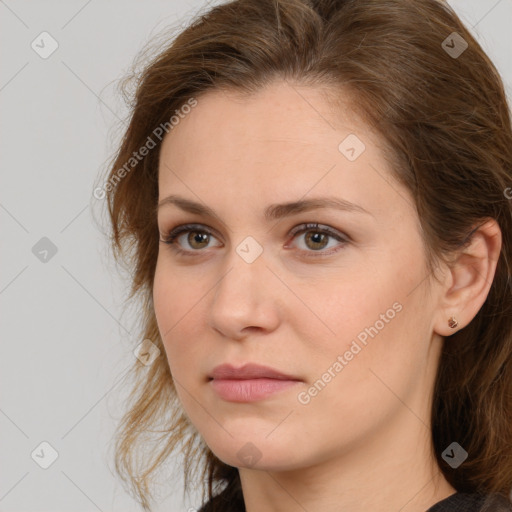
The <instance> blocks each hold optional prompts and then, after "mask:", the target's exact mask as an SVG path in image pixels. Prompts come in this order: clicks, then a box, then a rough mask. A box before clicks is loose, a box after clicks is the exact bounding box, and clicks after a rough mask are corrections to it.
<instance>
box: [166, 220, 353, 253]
mask: <svg viewBox="0 0 512 512" xmlns="http://www.w3.org/2000/svg"><path fill="white" fill-rule="evenodd" d="M302 234H305V235H306V237H305V238H304V243H305V245H303V247H302V248H301V252H303V253H305V255H306V256H308V257H309V256H312V257H320V256H327V255H329V254H332V253H333V252H337V250H338V249H335V250H328V251H327V252H326V251H325V248H326V247H328V245H329V239H331V240H336V241H338V242H340V243H341V245H342V246H344V245H345V244H346V243H348V242H349V238H348V236H346V235H343V234H342V233H340V232H338V231H335V230H333V229H331V228H329V227H328V226H323V227H320V225H319V224H316V223H314V224H301V225H300V226H297V227H295V228H294V229H293V230H292V231H291V232H290V235H292V236H293V238H296V237H297V235H302ZM212 238H213V239H215V240H216V237H215V236H214V235H213V233H212V231H210V229H206V227H205V226H203V225H201V224H184V225H182V226H178V227H176V228H174V229H172V230H171V231H170V232H169V233H168V234H167V235H165V236H163V238H162V239H161V240H160V242H162V243H165V244H168V245H170V246H172V248H173V250H174V251H176V252H177V253H178V254H182V255H184V256H197V255H198V254H197V253H200V252H202V251H201V249H205V248H207V247H208V244H209V242H210V240H211V239H212ZM177 241H178V242H179V243H178V244H177V243H176V242H177ZM183 241H185V242H186V244H188V248H187V247H186V248H185V249H182V248H181V247H183ZM334 245H336V244H334ZM338 245H340V244H338ZM178 246H179V247H178ZM217 247H218V245H217ZM286 247H289V246H288V245H287V246H286ZM330 249H332V247H331V248H330ZM193 253H196V254H193ZM307 253H313V254H307ZM314 253H318V254H314Z"/></svg>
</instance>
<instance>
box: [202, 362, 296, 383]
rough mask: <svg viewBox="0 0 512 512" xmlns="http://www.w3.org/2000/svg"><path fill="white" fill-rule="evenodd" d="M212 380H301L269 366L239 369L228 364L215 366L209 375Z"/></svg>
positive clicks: (248, 364)
mask: <svg viewBox="0 0 512 512" xmlns="http://www.w3.org/2000/svg"><path fill="white" fill-rule="evenodd" d="M209 377H210V379H214V380H229V379H233V380H249V379H276V380H301V379H299V378H298V377H295V376H293V375H288V374H286V373H282V372H280V371H278V370H276V369H274V368H270V367H269V366H262V365H259V364H254V363H247V364H245V365H243V366H242V367H240V368H235V367H234V366H232V365H230V364H221V365H220V366H216V367H215V368H214V369H213V371H212V373H211V374H210V375H209Z"/></svg>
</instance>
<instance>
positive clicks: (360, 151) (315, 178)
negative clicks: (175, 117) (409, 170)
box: [159, 82, 396, 209]
mask: <svg viewBox="0 0 512 512" xmlns="http://www.w3.org/2000/svg"><path fill="white" fill-rule="evenodd" d="M351 101H352V99H351V98H350V96H347V98H345V99H344V98H343V97H342V96H340V97H339V98H337V102H336V103H337V104H336V105H335V104H334V101H332V100H331V97H330V96H328V94H327V92H326V90H325V89H320V88H312V87H304V86H298V85H291V84H288V83H284V82H277V83H274V84H272V85H271V86H268V87H266V88H264V89H262V90H260V91H258V92H257V93H255V94H251V95H247V94H240V93H236V92H233V91H220V90H215V91H210V92H207V93H205V94H203V95H201V96H199V97H198V98H197V105H196V106H195V107H194V108H193V109H191V111H190V112H189V113H188V114H186V115H184V116H183V117H182V119H180V122H179V123H178V124H177V125H176V126H174V128H173V129H172V130H171V131H170V133H169V134H168V135H167V136H166V137H165V139H164V141H163V144H162V148H161V155H160V163H159V196H160V197H159V199H160V200H161V199H162V198H163V197H165V196H167V195H169V194H173V193H179V194H181V195H186V196H187V197H189V198H190V199H195V200H196V201H197V200H198V199H199V200H200V201H201V200H202V198H208V197H209V198H213V202H214V203H215V204H216V205H217V206H218V203H221V202H236V203H237V204H239V205H243V204H245V203H251V204H252V205H253V206H254V205H256V204H258V205H259V203H260V202H261V200H263V201H264V202H265V203H269V204H270V203H273V202H274V203H277V202H286V201H292V200H298V199H300V198H303V197H304V196H305V195H310V196H315V195H333V194H334V195H338V196H339V197H343V198H344V199H346V200H347V201H352V202H359V204H362V205H363V206H364V204H363V203H366V204H368V205H369V204H371V202H372V201H373V202H374V203H375V201H376V200H377V199H379V200H380V201H381V202H382V200H383V199H385V196H386V193H387V194H388V195H392V196H394V197H393V198H392V197H389V198H388V199H389V201H393V200H394V201H396V192H394V191H393V190H389V191H386V183H389V182H390V181H391V180H390V179H389V178H388V177H386V174H389V172H390V166H389V164H388V162H387V161H386V160H385V158H384V157H383V153H382V147H383V144H382V141H381V140H380V139H379V138H378V137H377V136H376V135H375V134H374V133H373V132H372V131H371V130H370V129H369V128H368V127H367V126H366V125H365V123H364V122H363V121H362V120H361V119H360V118H359V117H358V116H357V115H355V113H354V112H353V110H352V108H351V103H350V102H351ZM347 149H348V150H351V149H352V150H353V151H352V155H351V154H350V153H347ZM354 152H355V153H356V154H355V157H356V158H348V157H350V156H353V155H354ZM383 177H384V179H383ZM386 180H387V181H386ZM383 185H384V186H383ZM387 188H389V184H388V185H387ZM362 193H364V196H365V197H364V198H362V197H361V195H362ZM194 196H195V197H194ZM383 196H384V197H383ZM263 198H264V199H263ZM206 202H207V203H208V202H211V201H206ZM258 208H259V206H258ZM367 209H369V208H367Z"/></svg>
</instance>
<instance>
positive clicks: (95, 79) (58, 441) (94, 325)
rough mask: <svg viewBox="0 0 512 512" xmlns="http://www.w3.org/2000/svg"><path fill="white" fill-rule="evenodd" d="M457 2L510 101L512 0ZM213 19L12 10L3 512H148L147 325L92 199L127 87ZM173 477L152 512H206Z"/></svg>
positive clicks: (2, 284)
mask: <svg viewBox="0 0 512 512" xmlns="http://www.w3.org/2000/svg"><path fill="white" fill-rule="evenodd" d="M213 3H218V2H210V4H213ZM450 3H451V5H453V6H454V7H455V9H456V10H457V12H458V14H459V15H460V16H461V17H462V19H463V20H464V21H465V22H466V24H467V25H468V27H469V28H470V29H471V30H472V32H473V33H474V34H475V36H476V37H477V39H478V41H479V42H480V43H481V44H482V46H483V48H484V50H486V51H487V53H488V54H489V56H490V57H491V59H492V60H493V61H494V62H495V64H496V66H497V68H498V70H499V71H500V73H501V74H502V77H503V79H504V81H505V84H506V87H507V91H508V95H509V98H511V97H512V34H511V31H510V26H511V22H512V0H484V1H483V0H471V1H463V0H452V1H451V2H450ZM205 8H207V4H206V2H199V1H189V2H184V1H182V0H171V1H169V0H166V1H152V2H142V1H134V0H132V1H126V0H125V1H121V0H110V1H99V0H89V1H84V0H73V1H70V0H68V1H67V2H64V1H61V2H58V1H39V2H36V1H34V0H32V1H28V0H25V1H22V0H6V1H1V0H0V14H1V17H0V27H1V28H0V38H1V41H0V48H1V53H2V59H1V61H0V116H1V123H0V130H1V132H0V146H1V147H0V154H1V170H2V171H1V178H2V186H1V188H0V220H1V222H2V244H1V261H2V264H1V276H0V304H1V308H2V324H1V330H2V344H1V356H0V390H1V394H0V429H1V435H0V460H1V461H2V462H1V464H0V511H4V512H6V511H9V512H17V511H25V512H31V511H40V512H42V511H51V512H57V511H61V510H62V511H64V510H66V511H71V510H72V511H80V512H85V511H97V510H100V511H103V512H106V511H112V512H116V511H125V512H130V511H135V510H140V509H139V507H138V506H137V505H136V504H135V502H134V501H133V499H132V498H131V497H130V496H129V495H128V494H126V493H125V491H124V490H123V488H122V487H121V485H120V483H119V481H118V480H117V479H116V478H115V476H114V474H113V469H112V468H113V464H112V462H111V455H112V449H111V448H112V447H111V444H110V441H111V435H112V433H113V429H114V426H115V423H116V420H117V419H118V418H119V417H120V415H121V412H122V411H121V409H120V408H119V406H118V405H117V404H118V403H119V401H120V400H121V399H122V397H123V396H124V394H123V393H124V391H126V389H124V388H122V386H121V385H120V383H121V380H120V379H121V378H122V377H123V375H124V373H125V371H126V369H127V368H128V367H129V366H130V365H131V364H132V362H133V358H134V357H135V356H134V355H133V352H132V351H133V349H134V348H135V346H136V345H137V344H138V343H140V341H142V340H139V339H136V337H135V335H132V334H130V332H134V333H135V332H136V331H135V330H134V329H133V327H134V324H133V321H134V320H133V319H134V318H136V317H135V316H134V314H133V312H132V313H131V314H130V313H129V312H126V311H123V307H122V306H123V305H122V300H123V298H124V294H125V289H126V282H125V281H123V279H122V278H121V276H119V275H118V274H116V272H115V267H114V264H113V261H112V258H111V257H110V256H109V253H108V247H107V245H106V242H105V239H104V238H103V236H102V234H101V232H100V230H99V229H98V226H97V225H96V224H95V222H94V221H93V217H92V212H93V210H96V209H97V207H98V206H99V205H98V204H97V203H98V200H97V199H95V198H94V197H92V190H93V188H94V186H95V182H96V180H97V179H98V173H99V172H100V171H101V170H103V169H105V166H106V164H107V162H108V159H109V158H110V157H111V156H112V151H113V149H114V147H115V141H116V140H117V138H118V136H119V131H118V127H119V119H122V118H123V117H124V116H125V115H126V110H125V107H124V105H123V103H122V100H121V98H119V96H117V95H116V89H115V86H116V80H118V79H119V78H120V77H121V76H123V74H124V73H125V72H126V71H127V69H128V68H129V67H130V65H131V64H132V61H133V59H134V57H135V55H136V54H137V53H138V51H139V50H140V49H141V47H142V46H143V45H144V44H145V43H146V42H147V41H148V40H149V39H150V38H151V37H152V35H155V34H156V33H158V32H160V31H161V30H162V29H164V28H165V27H166V26H169V25H173V26H175V27H177V29H179V27H180V26H181V24H183V23H184V22H186V21H187V20H188V19H189V18H190V17H191V16H193V15H194V14H195V13H197V12H198V11H202V10H204V9H205ZM43 31H46V32H48V33H50V34H51V36H52V37H53V38H54V39H55V40H56V41H57V42H58V45H59V46H58V49H57V50H56V51H55V52H54V53H53V54H52V55H51V56H50V57H48V58H47V59H43V58H41V57H40V56H39V54H38V53H36V52H35V51H34V50H33V49H32V47H31V43H32V41H34V40H36V43H37V42H38V41H40V38H38V36H39V34H41V32H43ZM39 44H40V46H42V43H39ZM44 46H45V49H46V50H47V49H48V48H49V40H46V42H45V43H44ZM40 51H43V49H42V48H41V50H40ZM116 130H117V131H116ZM43 237H47V238H48V239H49V240H51V243H52V244H53V245H54V246H55V248H56V250H57V252H56V253H55V254H53V255H52V252H51V250H49V252H48V253H47V254H46V253H44V250H48V246H47V244H48V242H47V241H42V242H40V240H41V239H42V238H43ZM36 244H39V245H36ZM45 244H46V245H45ZM34 246H36V248H35V249H33V247H34ZM41 258H43V259H45V258H46V261H41ZM44 441H46V442H48V443H49V444H50V445H51V446H52V447H53V448H54V449H55V450H56V451H57V453H58V458H57V459H56V460H55V462H54V463H53V464H52V465H51V466H50V467H48V469H42V468H41V467H40V466H39V465H38V464H37V463H36V462H35V460H39V461H41V463H44V461H45V460H46V461H49V460H50V459H49V457H50V455H51V453H50V451H49V450H48V449H47V448H45V446H43V447H41V446H40V444H41V443H42V442H44ZM34 450H36V452H35V453H36V455H34V458H32V456H31V454H32V453H33V452H34ZM41 450H42V451H41ZM37 454H38V455H39V458H38V457H37ZM173 468H174V471H173ZM166 471H167V475H168V476H167V482H166V483H165V485H164V486H162V488H161V491H160V498H159V499H160V500H161V502H160V505H159V506H158V507H157V508H156V509H155V510H156V511H158V512H160V511H164V510H165V511H167V512H177V511H184V512H185V511H187V510H188V509H189V507H198V506H199V504H200V500H199V496H200V495H199V494H198V493H196V494H192V495H191V496H190V498H189V499H186V500H184V501H183V500H182V480H181V472H180V470H179V459H178V461H177V462H176V466H173V464H169V465H168V468H167V469H166Z"/></svg>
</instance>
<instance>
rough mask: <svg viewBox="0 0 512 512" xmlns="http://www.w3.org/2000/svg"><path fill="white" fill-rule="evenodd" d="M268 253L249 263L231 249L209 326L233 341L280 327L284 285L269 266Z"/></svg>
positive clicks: (217, 289)
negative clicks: (267, 261)
mask: <svg viewBox="0 0 512 512" xmlns="http://www.w3.org/2000/svg"><path fill="white" fill-rule="evenodd" d="M264 254H265V251H263V253H262V254H261V255H260V256H259V257H258V258H257V259H256V260H254V261H253V262H251V263H248V262H247V261H245V260H244V259H243V258H242V257H241V256H240V255H239V254H238V253H237V252H236V251H235V248H233V249H232V254H231V255H230V258H229V261H228V263H227V265H226V267H227V270H226V272H225V273H224V274H223V276H222V277H221V278H220V279H219V282H218V283H217V285H216V286H215V292H214V294H213V295H212V299H211V300H212V302H211V305H210V307H209V309H208V311H209V325H210V326H211V327H212V328H213V329H214V330H216V331H217V332H219V333H221V334H222V335H223V336H225V337H227V338H231V339H236V340H240V339H243V338H244V337H246V336H247V335H248V334H251V333H254V332H255V331H256V332H257V331H262V333H266V332H271V331H273V330H274V329H276V328H277V326H278V325H279V321H280V316H281V311H282V299H281V297H282V295H283V290H282V285H281V286H280V282H279V280H278V279H277V278H276V277H275V275H274V274H273V273H272V271H271V270H270V269H269V268H268V267H267V264H266V261H265V258H264Z"/></svg>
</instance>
